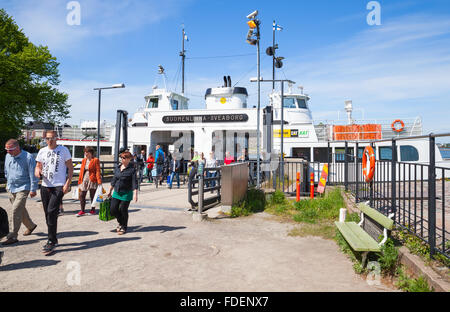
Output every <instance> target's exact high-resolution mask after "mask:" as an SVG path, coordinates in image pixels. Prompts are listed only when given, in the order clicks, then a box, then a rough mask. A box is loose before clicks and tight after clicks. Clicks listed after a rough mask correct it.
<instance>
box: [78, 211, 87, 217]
mask: <svg viewBox="0 0 450 312" xmlns="http://www.w3.org/2000/svg"><path fill="white" fill-rule="evenodd" d="M85 214H86V212H84V211H81V210H80V211H79V212H78V213H77V214H76V216H77V217H82V216H84V215H85Z"/></svg>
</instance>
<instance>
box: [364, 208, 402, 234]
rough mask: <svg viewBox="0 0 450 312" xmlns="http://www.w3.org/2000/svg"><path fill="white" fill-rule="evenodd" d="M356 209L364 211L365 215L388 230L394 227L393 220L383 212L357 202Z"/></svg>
mask: <svg viewBox="0 0 450 312" xmlns="http://www.w3.org/2000/svg"><path fill="white" fill-rule="evenodd" d="M358 209H359V210H361V211H362V212H364V213H365V214H366V215H368V216H369V217H371V218H372V219H373V220H375V221H376V222H378V223H379V224H381V225H382V226H384V227H385V228H386V229H388V230H392V228H393V227H394V220H392V219H389V218H388V217H386V216H385V215H384V214H382V213H380V212H378V211H376V210H375V209H373V208H371V207H369V206H367V205H366V204H364V203H360V204H358Z"/></svg>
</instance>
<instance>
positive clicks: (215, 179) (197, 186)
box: [188, 166, 221, 212]
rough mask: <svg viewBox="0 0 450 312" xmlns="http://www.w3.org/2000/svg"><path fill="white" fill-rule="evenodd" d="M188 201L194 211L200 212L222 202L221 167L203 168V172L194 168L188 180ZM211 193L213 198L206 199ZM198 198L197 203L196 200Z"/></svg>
mask: <svg viewBox="0 0 450 312" xmlns="http://www.w3.org/2000/svg"><path fill="white" fill-rule="evenodd" d="M188 181H189V182H188V201H189V203H190V204H191V207H192V209H193V210H198V211H199V212H202V211H205V210H207V209H209V208H211V207H212V206H213V205H215V204H216V203H218V202H220V199H221V195H220V191H221V169H220V167H214V168H203V172H202V173H199V172H198V167H197V166H195V167H192V169H191V171H190V172H189V180H188ZM208 192H210V193H211V194H213V195H212V196H209V197H206V196H205V194H208ZM194 196H197V201H195V200H194Z"/></svg>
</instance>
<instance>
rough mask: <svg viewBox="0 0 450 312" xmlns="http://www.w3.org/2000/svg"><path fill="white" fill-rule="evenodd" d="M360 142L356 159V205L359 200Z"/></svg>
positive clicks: (356, 147) (356, 146)
mask: <svg viewBox="0 0 450 312" xmlns="http://www.w3.org/2000/svg"><path fill="white" fill-rule="evenodd" d="M358 145H359V144H358V142H356V145H355V149H356V157H355V180H356V189H355V203H357V202H358V199H359V168H358V148H359V147H358Z"/></svg>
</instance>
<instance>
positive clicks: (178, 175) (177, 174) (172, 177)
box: [169, 172, 180, 188]
mask: <svg viewBox="0 0 450 312" xmlns="http://www.w3.org/2000/svg"><path fill="white" fill-rule="evenodd" d="M175 177H176V178H177V187H178V188H180V173H179V172H172V173H171V174H170V186H169V187H170V188H172V184H173V179H174V178H175Z"/></svg>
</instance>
